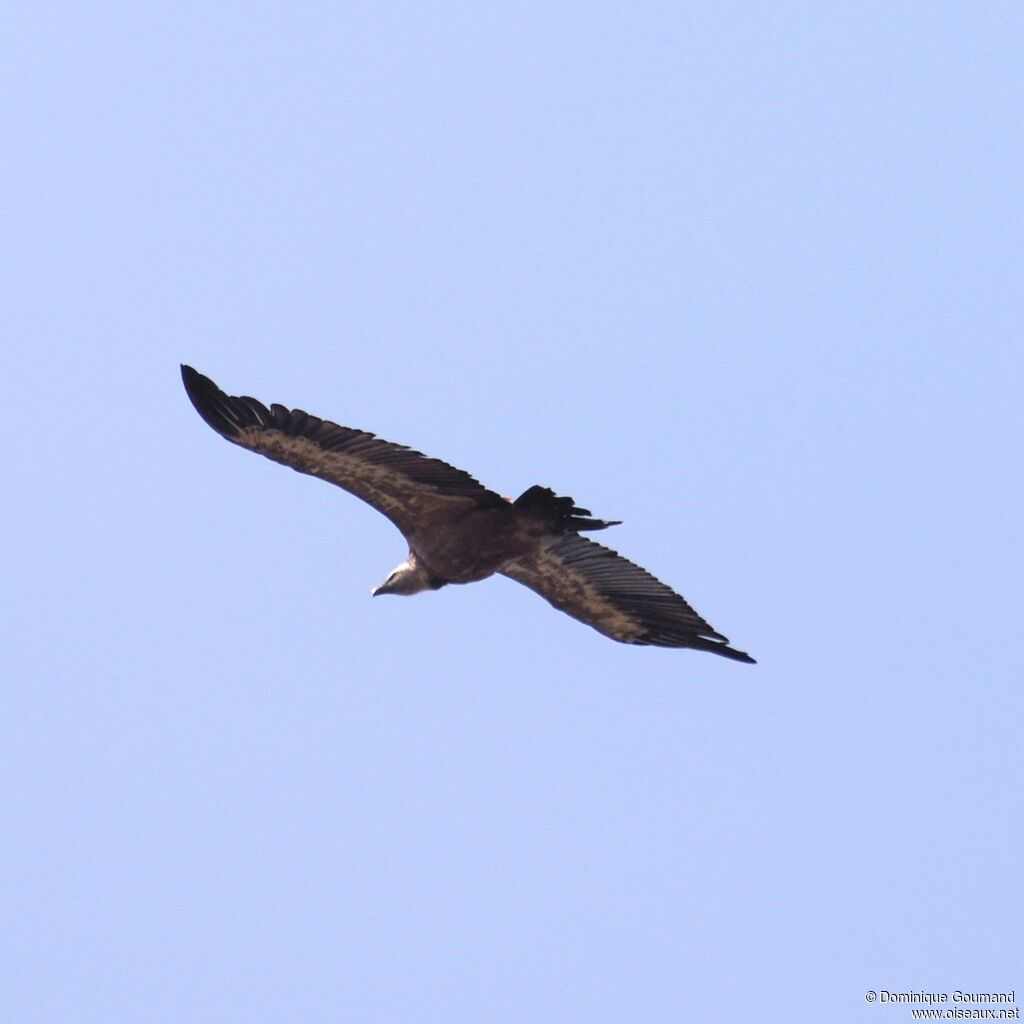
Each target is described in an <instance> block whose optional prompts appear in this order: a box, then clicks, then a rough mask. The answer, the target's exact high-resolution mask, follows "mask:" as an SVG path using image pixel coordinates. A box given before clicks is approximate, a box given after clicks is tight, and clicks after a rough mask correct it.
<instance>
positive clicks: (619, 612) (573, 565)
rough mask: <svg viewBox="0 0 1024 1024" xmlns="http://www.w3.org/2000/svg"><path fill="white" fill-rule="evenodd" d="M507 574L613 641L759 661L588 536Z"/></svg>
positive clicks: (571, 540) (658, 583)
mask: <svg viewBox="0 0 1024 1024" xmlns="http://www.w3.org/2000/svg"><path fill="white" fill-rule="evenodd" d="M501 573H502V575H504V576H508V577H510V578H511V579H514V580H515V581H516V582H518V583H523V584H525V585H526V586H528V587H529V588H530V589H531V590H535V591H537V593H538V594H540V596H541V597H543V598H545V599H546V600H548V601H549V602H550V603H551V604H553V605H554V606H555V607H556V608H557V609H559V611H563V612H566V613H567V614H569V615H571V616H572V617H573V618H574V619H579V620H580V622H585V623H586V624H587V625H588V626H593V627H594V629H596V630H597V631H598V632H599V633H604V635H605V636H610V637H611V638H612V639H613V640H618V641H620V642H622V643H625V644H650V645H653V646H656V647H696V648H697V649H699V650H702V651H712V652H713V653H715V654H721V655H723V656H724V657H726V658H735V659H736V661H746V662H751V663H753V661H754V659H753V658H751V657H750V655H749V654H744V653H743V652H742V651H736V650H733V648H731V647H729V646H728V643H729V641H728V639H727V638H726V637H724V636H722V634H721V633H716V632H715V631H714V630H713V629H712V628H711V627H710V626H709V625H708V624H707V623H706V622H705V621H704V620H703V619H702V618H701V617H700V616H699V615H698V614H697V613H696V612H695V611H694V610H693V609H692V608H691V607H690V606H689V605H688V604H687V603H686V602H685V601H684V600H683V599H682V598H681V597H680V596H679V595H678V594H677V593H676V592H675V591H674V590H671V589H669V588H668V587H666V586H665V584H664V583H662V582H661V581H660V580H656V579H655V578H654V577H653V576H652V575H651V574H650V573H649V572H647V570H646V569H641V568H640V566H638V565H634V564H633V563H632V562H630V561H628V560H627V559H625V558H623V557H622V556H621V555H620V554H618V553H617V552H615V551H612V550H611V549H610V548H606V547H602V546H601V545H600V544H595V543H594V542H593V541H592V540H587V539H586V538H585V537H579V536H576V535H575V534H573V535H571V536H568V537H565V538H564V539H562V540H559V541H556V542H555V543H554V544H553V545H552V546H551V547H549V548H547V549H545V550H543V551H541V552H540V553H539V554H538V555H536V556H534V557H532V558H530V559H523V560H520V561H516V562H511V563H509V564H507V565H505V566H504V567H503V568H502V569H501Z"/></svg>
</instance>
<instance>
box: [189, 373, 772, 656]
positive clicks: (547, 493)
mask: <svg viewBox="0 0 1024 1024" xmlns="http://www.w3.org/2000/svg"><path fill="white" fill-rule="evenodd" d="M181 376H182V380H183V381H184V383H185V390H186V391H187V392H188V396H189V398H190V399H191V400H192V404H193V405H194V406H195V407H196V411H197V412H198V413H199V415H200V416H202V418H203V419H204V420H206V422H207V423H208V424H209V425H210V426H211V427H213V429H214V430H216V431H217V433H218V434H220V435H221V436H222V437H225V438H227V440H229V441H231V442H233V443H234V444H237V445H241V446H242V447H243V448H248V449H249V450H250V451H254V452H258V453H259V454H260V455H265V456H266V457H267V458H268V459H273V460H274V461H275V462H281V463H284V465H286V466H291V468H292V469H294V470H297V471H298V472H300V473H308V474H309V475H310V476H317V477H320V478H322V479H324V480H327V481H329V482H330V483H332V484H337V486H338V487H341V488H344V489H345V490H346V491H350V492H351V493H352V494H354V495H355V496H356V497H357V498H362V499H363V501H365V502H367V503H368V504H370V505H372V506H373V507H374V508H375V509H377V511H378V512H382V513H383V514H384V515H386V516H387V517H388V519H390V520H391V522H393V523H394V524H395V526H397V527H398V529H399V530H401V532H402V534H403V535H404V536H405V539H406V541H407V542H408V544H409V556H408V558H407V559H406V560H405V561H404V562H402V564H401V565H399V566H398V568H396V569H395V571H394V572H392V573H391V575H390V576H388V578H387V579H386V580H385V581H384V582H383V583H382V584H381V585H380V586H379V587H377V588H376V589H375V590H374V591H373V594H374V595H377V594H418V593H419V592H420V591H421V590H437V589H439V588H440V587H443V586H445V584H448V583H472V582H474V581H475V580H482V579H485V578H486V577H488V576H491V575H493V574H494V573H496V572H497V573H501V575H503V576H508V577H509V578H510V579H513V580H516V581H517V582H519V583H522V584H524V585H525V586H527V587H529V588H530V589H531V590H535V591H536V592H537V593H538V594H540V596H541V597H543V598H544V599H545V600H547V601H549V602H550V603H551V604H552V605H554V606H555V607H556V608H558V609H559V610H560V611H563V612H566V613H567V614H569V615H571V616H572V617H573V618H574V619H579V620H580V622H585V623H586V624H587V625H588V626H592V627H593V628H594V629H596V630H597V631H598V632H599V633H603V634H604V635H605V636H608V637H611V638H612V639H613V640H618V641H620V642H621V643H626V644H650V645H654V646H657V647H693V648H696V649H697V650H700V651H712V652H713V653H715V654H721V655H723V656H724V657H726V658H733V659H735V660H736V661H746V662H753V660H754V659H753V658H751V657H750V655H748V654H744V653H743V652H742V651H737V650H734V649H733V648H732V647H729V646H728V644H729V641H728V639H727V638H726V637H724V636H722V634H721V633H716V632H715V630H713V629H712V628H711V627H710V626H709V625H708V624H707V623H706V622H705V621H704V620H703V619H702V618H701V617H700V616H699V615H698V614H697V613H696V612H695V611H694V610H693V609H692V608H691V607H690V606H689V605H688V604H687V603H686V601H684V600H683V598H682V597H680V596H679V595H678V594H677V593H675V592H674V591H673V590H671V589H669V588H668V587H667V586H665V584H664V583H661V582H660V581H658V580H656V579H655V578H654V577H653V576H652V575H651V574H650V573H648V572H646V571H645V570H644V569H641V568H640V567H639V566H638V565H634V564H633V563H632V562H629V561H627V560H626V559H625V558H623V557H622V556H621V555H619V554H617V553H616V552H614V551H612V550H610V549H609V548H605V547H602V546H601V545H600V544H595V543H594V542H593V541H592V540H587V538H585V537H581V536H580V534H581V532H582V531H584V530H604V529H606V528H607V527H609V526H616V525H618V524H617V523H615V522H610V521H606V520H603V519H592V518H590V515H591V513H590V512H589V511H588V510H587V509H585V508H578V507H577V506H576V505H575V503H574V501H573V499H572V498H560V497H557V496H556V495H555V493H554V492H553V491H551V490H549V489H548V488H547V487H536V486H535V487H531V488H529V490H527V491H525V492H524V493H523V494H521V495H520V496H519V497H518V498H516V499H515V501H512V500H511V499H509V498H503V497H501V495H499V494H496V493H495V492H494V491H490V490H488V489H487V488H486V487H484V486H483V485H481V484H480V483H478V482H477V481H476V480H474V479H473V477H471V476H470V475H469V474H468V473H465V472H463V471H462V470H461V469H456V468H455V467H454V466H449V465H448V464H447V463H446V462H441V461H440V460H438V459H431V458H428V457H427V456H426V455H423V454H421V453H420V452H417V451H413V450H412V449H411V448H406V447H405V446H404V445H400V444H392V443H391V442H390V441H383V440H381V439H380V438H378V437H376V436H374V435H373V434H368V433H367V432H366V431H364V430H353V429H352V428H351V427H339V426H338V425H337V424H336V423H331V422H330V421H329V420H321V419H318V418H317V417H316V416H310V415H308V414H307V413H304V412H302V411H301V410H300V409H286V408H285V407H284V406H283V405H272V406H270V408H269V409H268V408H267V407H266V406H265V405H263V404H262V403H261V402H258V401H256V399H254V398H248V397H245V396H241V397H235V398H233V397H231V396H229V395H226V394H225V393H224V392H223V391H221V390H220V388H218V387H217V385H216V384H214V382H213V381H212V380H210V379H209V378H208V377H204V376H203V375H202V374H201V373H197V372H196V371H195V370H193V369H192V367H190V366H182V368H181Z"/></svg>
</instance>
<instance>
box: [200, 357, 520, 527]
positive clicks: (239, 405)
mask: <svg viewBox="0 0 1024 1024" xmlns="http://www.w3.org/2000/svg"><path fill="white" fill-rule="evenodd" d="M181 379H182V380H183V381H184V383H185V390H186V391H187V392H188V397H189V398H191V399H192V404H193V405H194V406H195V407H196V411H197V412H198V413H199V415H200V416H202V417H203V419H204V420H206V422H207V423H208V424H209V425H210V426H211V427H213V429H214V430H216V431H217V433H218V434H220V435H221V436H222V437H226V438H227V439H228V440H229V441H232V442H234V443H235V444H238V445H241V446H242V447H243V448H248V449H250V451H254V452H258V453H259V454H260V455H265V456H266V457H267V458H268V459H273V460H274V461H275V462H280V463H283V464H284V465H285V466H291V468H292V469H294V470H297V471H298V472H300V473H308V474H309V475H310V476H316V477H320V479H322V480H327V481H329V482H330V483H332V484H337V485H338V486H339V487H343V488H344V489H345V490H346V491H350V492H351V493H352V494H354V495H356V497H358V498H362V499H363V501H365V502H368V503H369V504H370V505H372V506H373V507H374V508H375V509H377V511H378V512H382V513H383V514H384V515H386V516H387V517H388V519H390V520H391V521H392V522H393V523H394V524H395V526H397V527H398V528H399V530H401V531H402V533H404V534H405V535H406V536H407V537H408V536H409V534H410V533H411V532H412V529H413V526H414V524H415V523H416V522H424V521H429V520H430V518H431V515H432V514H433V513H434V512H435V511H436V512H441V511H449V510H452V509H454V508H458V507H459V506H462V507H465V508H488V507H497V506H502V505H505V506H507V502H506V501H505V499H504V498H502V497H501V496H500V495H498V494H495V493H494V491H489V490H488V489H487V488H486V487H484V486H483V485H482V484H480V483H478V482H477V481H476V480H474V479H473V477H471V476H470V475H469V474H468V473H465V472H463V471H462V470H461V469H456V468H455V467H454V466H449V465H448V463H446V462H441V461H440V460H439V459H431V458H428V457H427V456H426V455H423V454H422V453H421V452H417V451H413V450H412V449H411V448H406V447H405V446H404V445H400V444H392V443H391V442H390V441H382V440H381V439H380V438H379V437H375V436H374V435H373V434H368V433H367V432H366V431H364V430H353V429H351V428H350V427H339V426H338V425H337V424H336V423H331V422H330V421H329V420H321V419H318V418H317V417H316V416H310V415H309V414H307V413H304V412H303V411H302V410H301V409H286V408H285V407H284V406H283V405H272V406H270V408H269V409H268V408H267V407H266V406H265V405H263V404H262V403H261V402H258V401H256V399H255V398H248V397H246V396H241V397H236V398H233V397H231V396H229V395H226V394H224V392H223V391H221V390H220V388H218V387H217V385H216V384H214V383H213V381H212V380H210V378H209V377H204V376H203V375H202V374H201V373H197V372H196V371H195V370H193V369H192V367H191V366H182V368H181Z"/></svg>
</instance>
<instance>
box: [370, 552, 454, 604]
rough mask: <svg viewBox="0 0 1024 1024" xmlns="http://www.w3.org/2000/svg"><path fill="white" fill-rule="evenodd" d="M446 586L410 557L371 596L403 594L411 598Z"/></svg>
mask: <svg viewBox="0 0 1024 1024" xmlns="http://www.w3.org/2000/svg"><path fill="white" fill-rule="evenodd" d="M444 584H445V581H444V580H439V579H438V578H437V577H436V576H432V575H431V574H430V573H429V572H427V570H426V569H424V568H423V566H421V565H417V564H416V562H415V560H414V559H413V558H411V557H410V558H409V559H407V560H406V561H404V562H403V563H402V564H401V565H399V566H398V567H397V568H396V569H395V570H394V571H393V572H392V573H391V575H390V576H389V577H388V578H387V579H386V580H385V581H384V582H383V583H382V584H381V585H380V586H379V587H374V588H373V590H371V591H370V594H371V595H372V596H373V597H377V596H378V595H380V594H402V595H403V596H405V597H409V596H410V595H411V594H418V593H420V591H423V590H438V589H440V588H441V587H443V586H444Z"/></svg>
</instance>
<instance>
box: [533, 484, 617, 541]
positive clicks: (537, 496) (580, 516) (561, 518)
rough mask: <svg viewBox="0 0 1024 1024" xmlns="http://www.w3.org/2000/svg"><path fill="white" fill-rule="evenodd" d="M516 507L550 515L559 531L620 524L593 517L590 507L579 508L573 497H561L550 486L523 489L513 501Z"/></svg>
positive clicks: (594, 528) (600, 527) (592, 528)
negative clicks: (591, 516)
mask: <svg viewBox="0 0 1024 1024" xmlns="http://www.w3.org/2000/svg"><path fill="white" fill-rule="evenodd" d="M513 506H514V507H515V508H518V509H521V510H522V511H524V512H534V513H536V514H538V515H542V516H550V517H551V518H552V520H553V521H554V526H555V528H556V529H558V530H559V531H564V532H569V531H570V530H572V531H574V532H579V531H580V530H604V529H607V528H608V527H609V526H618V525H619V520H617V519H591V518H589V516H590V509H588V508H577V507H576V503H575V502H574V501H573V499H572V498H559V497H558V496H557V495H556V494H555V492H554V491H553V490H551V488H550V487H540V486H538V485H536V484H535V485H534V486H533V487H531V488H529V490H526V491H523V493H522V494H520V495H519V497H518V498H516V500H515V501H514V502H513Z"/></svg>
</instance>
